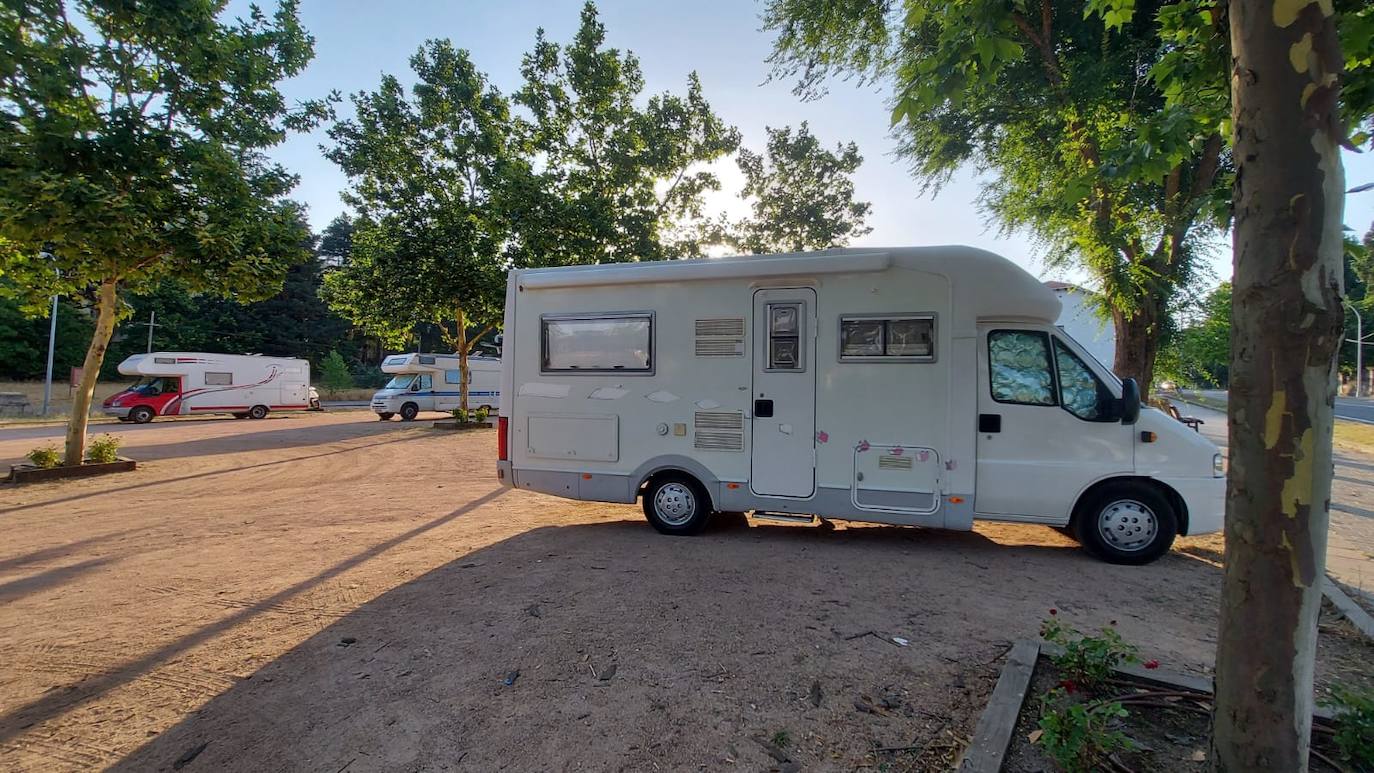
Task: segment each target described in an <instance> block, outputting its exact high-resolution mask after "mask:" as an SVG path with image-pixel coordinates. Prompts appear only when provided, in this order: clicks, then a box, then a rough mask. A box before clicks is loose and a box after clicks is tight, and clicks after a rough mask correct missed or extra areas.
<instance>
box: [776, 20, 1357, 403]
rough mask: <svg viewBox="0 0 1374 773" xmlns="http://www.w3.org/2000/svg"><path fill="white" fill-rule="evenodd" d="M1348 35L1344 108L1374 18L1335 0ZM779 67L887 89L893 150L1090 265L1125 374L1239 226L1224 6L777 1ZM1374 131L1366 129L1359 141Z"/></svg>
mask: <svg viewBox="0 0 1374 773" xmlns="http://www.w3.org/2000/svg"><path fill="white" fill-rule="evenodd" d="M1333 5H1334V7H1335V9H1336V11H1337V14H1338V15H1339V16H1340V17H1341V18H1342V19H1343V20H1345V21H1344V22H1343V29H1344V30H1346V31H1343V32H1342V34H1343V35H1347V40H1349V41H1350V42H1351V43H1352V44H1354V45H1355V48H1354V49H1351V50H1352V51H1354V52H1355V53H1354V54H1353V55H1352V56H1351V57H1349V58H1348V59H1347V70H1348V74H1349V76H1350V78H1349V79H1348V80H1347V86H1348V87H1349V88H1347V95H1348V96H1347V110H1346V112H1347V114H1356V115H1360V116H1362V119H1361V120H1363V119H1364V118H1366V117H1367V116H1368V112H1367V111H1365V112H1360V108H1359V107H1358V106H1367V105H1369V104H1370V103H1371V101H1372V100H1374V77H1372V76H1374V48H1372V47H1374V42H1371V41H1374V12H1371V11H1370V9H1369V7H1368V4H1367V3H1365V2H1363V0H1333ZM764 24H765V27H766V28H767V29H770V30H773V31H774V32H775V33H776V34H777V38H776V40H775V44H774V50H773V55H772V62H773V63H774V65H775V74H777V75H780V76H783V77H796V78H797V79H798V86H797V89H798V92H799V93H801V94H802V95H803V96H809V97H813V96H818V95H819V94H821V93H823V92H824V85H825V82H826V80H827V79H828V78H829V77H830V76H832V75H858V76H859V77H860V78H861V79H863V80H867V81H873V82H883V83H889V82H890V83H891V84H892V85H893V96H892V104H893V113H892V117H893V124H894V132H895V133H896V135H897V137H898V139H899V141H900V143H901V144H900V145H899V149H898V153H899V155H901V156H903V157H905V158H906V159H908V160H909V161H910V162H911V164H912V166H913V170H914V171H915V173H916V174H917V176H918V177H920V178H921V179H923V180H924V181H925V182H926V183H927V185H928V186H930V187H931V188H932V189H937V190H938V188H939V186H940V184H942V183H943V182H945V181H946V180H947V179H948V178H949V176H950V175H951V174H952V173H953V172H954V171H955V170H956V169H959V168H961V167H963V166H964V165H972V166H973V167H974V168H975V169H977V170H978V171H980V172H983V173H984V174H985V175H986V180H987V182H986V183H985V184H984V186H983V191H982V195H981V197H980V200H979V203H980V205H981V206H982V207H983V209H984V211H985V212H986V213H987V214H988V215H989V216H990V217H991V218H992V219H993V220H994V221H996V222H998V223H1000V224H1001V225H1002V226H1003V227H1004V228H1007V229H1019V228H1026V229H1029V230H1030V231H1031V232H1032V233H1033V234H1035V235H1036V236H1037V237H1038V238H1039V239H1040V240H1041V241H1042V243H1043V245H1044V247H1045V257H1046V260H1047V261H1048V262H1049V263H1050V264H1051V265H1056V264H1059V263H1062V262H1066V261H1067V262H1074V263H1077V264H1080V265H1081V266H1082V267H1084V268H1086V269H1087V270H1088V271H1089V273H1091V274H1092V275H1093V278H1094V279H1095V280H1096V284H1098V286H1099V287H1100V288H1101V290H1102V293H1103V295H1104V297H1105V299H1106V301H1107V303H1108V307H1109V311H1110V313H1111V315H1112V319H1113V323H1114V326H1115V328H1116V334H1117V348H1116V362H1115V364H1114V370H1116V371H1117V372H1118V373H1119V374H1121V375H1123V376H1131V377H1134V378H1136V379H1137V380H1138V381H1139V382H1140V383H1141V387H1142V389H1148V387H1149V384H1150V383H1151V380H1152V376H1153V371H1154V360H1155V357H1156V355H1157V351H1158V346H1159V343H1160V340H1161V339H1162V338H1163V336H1164V334H1165V333H1167V331H1168V329H1169V328H1168V324H1167V314H1168V310H1169V308H1170V305H1171V301H1172V299H1173V298H1174V296H1175V294H1176V293H1177V291H1178V289H1179V288H1181V287H1186V286H1187V285H1188V284H1189V283H1190V282H1191V280H1192V279H1193V276H1194V274H1195V270H1196V265H1195V263H1196V258H1197V256H1198V255H1199V254H1201V253H1203V252H1204V251H1205V250H1206V249H1207V247H1208V245H1209V244H1210V243H1211V240H1212V237H1215V236H1217V235H1219V234H1221V233H1222V232H1223V231H1224V229H1225V228H1226V227H1227V225H1228V223H1229V216H1230V215H1229V209H1228V207H1227V205H1228V201H1229V191H1230V187H1231V178H1232V171H1233V164H1232V162H1231V159H1232V155H1233V154H1232V153H1231V152H1230V149H1229V147H1228V145H1227V143H1226V139H1227V138H1226V134H1227V132H1228V129H1227V127H1228V125H1229V121H1230V113H1229V108H1230V102H1229V79H1230V61H1229V59H1228V57H1227V55H1226V52H1227V40H1228V32H1227V30H1228V26H1227V25H1228V21H1227V14H1226V9H1225V7H1224V4H1218V3H1215V2H1214V1H1213V0H1176V1H1174V2H1162V1H1160V0H1155V1H1154V2H1148V1H1147V0H1140V2H1136V0H1079V1H1075V0H1041V2H1039V3H1034V2H1030V0H968V1H967V2H960V3H949V2H937V0H911V2H907V3H904V4H902V5H901V6H900V9H899V8H898V6H897V4H896V3H892V2H887V1H885V0H884V1H880V2H872V3H864V2H843V3H836V2H822V1H821V0H769V2H768V4H767V5H766V7H765V11H764ZM1353 139H1354V141H1355V142H1356V143H1366V142H1368V141H1369V138H1368V135H1366V134H1363V133H1362V134H1360V135H1357V136H1356V137H1354V138H1353Z"/></svg>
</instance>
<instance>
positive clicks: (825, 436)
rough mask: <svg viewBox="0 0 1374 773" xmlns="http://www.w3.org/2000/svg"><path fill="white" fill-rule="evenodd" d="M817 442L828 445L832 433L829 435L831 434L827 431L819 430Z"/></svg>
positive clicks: (817, 431)
mask: <svg viewBox="0 0 1374 773" xmlns="http://www.w3.org/2000/svg"><path fill="white" fill-rule="evenodd" d="M816 442H817V443H828V442H830V433H829V432H826V431H825V430H823V429H818V430H816Z"/></svg>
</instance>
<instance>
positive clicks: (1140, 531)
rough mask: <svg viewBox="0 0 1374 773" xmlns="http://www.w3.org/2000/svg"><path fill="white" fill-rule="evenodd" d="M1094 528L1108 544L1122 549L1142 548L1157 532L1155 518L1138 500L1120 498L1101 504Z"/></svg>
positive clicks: (1130, 550) (1131, 550)
mask: <svg viewBox="0 0 1374 773" xmlns="http://www.w3.org/2000/svg"><path fill="white" fill-rule="evenodd" d="M1097 532H1098V534H1100V535H1102V540H1103V541H1104V542H1106V543H1107V544H1108V545H1111V546H1112V547H1114V548H1116V549H1117V550H1122V551H1126V552H1128V553H1129V552H1134V551H1137V550H1142V549H1144V548H1145V547H1146V546H1147V545H1149V544H1150V543H1151V542H1153V541H1154V538H1155V535H1156V534H1158V533H1159V520H1158V519H1157V518H1155V513H1154V511H1153V510H1151V509H1150V508H1149V507H1147V506H1146V505H1145V504H1144V503H1142V502H1137V501H1136V500H1134V499H1122V500H1118V501H1116V502H1113V503H1111V504H1109V505H1107V506H1106V507H1104V508H1102V512H1101V513H1100V514H1099V515H1098V516H1097Z"/></svg>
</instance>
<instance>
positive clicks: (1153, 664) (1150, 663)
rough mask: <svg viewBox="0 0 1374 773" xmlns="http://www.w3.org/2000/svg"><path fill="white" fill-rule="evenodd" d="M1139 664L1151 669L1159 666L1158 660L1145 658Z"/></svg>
mask: <svg viewBox="0 0 1374 773" xmlns="http://www.w3.org/2000/svg"><path fill="white" fill-rule="evenodd" d="M1141 665H1143V666H1145V667H1146V668H1148V669H1151V670H1153V669H1156V668H1159V661H1158V660H1147V661H1145V662H1144V663H1142V664H1141Z"/></svg>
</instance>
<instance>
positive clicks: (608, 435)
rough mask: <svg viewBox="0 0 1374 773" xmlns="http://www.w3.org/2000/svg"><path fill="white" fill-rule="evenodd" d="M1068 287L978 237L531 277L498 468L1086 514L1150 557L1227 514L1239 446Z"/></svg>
mask: <svg viewBox="0 0 1374 773" xmlns="http://www.w3.org/2000/svg"><path fill="white" fill-rule="evenodd" d="M1059 311H1060V308H1059V302H1058V301H1057V300H1056V299H1055V297H1054V294H1053V293H1052V292H1051V291H1050V290H1048V289H1046V288H1045V287H1044V286H1043V285H1041V284H1040V283H1039V282H1038V281H1036V280H1035V279H1034V278H1033V277H1032V276H1031V275H1030V274H1028V273H1026V272H1025V271H1023V270H1022V269H1021V268H1019V267H1017V266H1016V265H1015V264H1013V263H1010V262H1009V261H1007V260H1005V259H1003V258H1001V257H998V256H997V255H993V254H991V253H988V252H984V251H982V250H977V249H972V248H968V247H908V248H899V249H838V250H828V251H824V252H815V253H796V254H784V255H762V256H741V257H731V258H721V259H705V260H684V261H669V262H645V263H628V264H614V265H595V266H577V267H566V268H550V269H529V270H518V271H512V272H511V273H510V276H509V280H508V285H507V288H506V317H505V335H504V342H503V343H504V351H503V356H502V372H501V379H502V380H501V391H502V392H503V393H505V394H507V395H509V399H507V400H505V401H504V402H503V403H502V405H501V412H500V423H499V432H500V436H499V443H498V446H499V452H498V453H499V459H500V461H499V462H498V465H497V474H498V477H499V478H500V480H501V481H502V483H504V484H505V485H507V486H515V487H517V488H522V489H530V490H533V491H541V492H545V493H549V494H555V495H558V496H563V497H568V498H572V499H582V500H594V501H601V502H625V503H630V502H634V501H635V500H636V499H637V498H641V499H642V500H643V508H644V512H645V515H646V516H647V517H648V520H649V522H650V523H651V524H652V525H653V526H654V527H655V528H657V529H658V530H659V531H661V532H665V533H669V534H690V533H693V532H696V531H698V530H700V529H701V528H702V526H703V525H704V524H705V522H706V519H707V518H708V517H709V516H710V514H711V513H712V512H713V511H754V515H755V516H756V517H760V516H761V517H768V518H780V519H801V520H805V521H811V520H813V518H812V517H813V516H821V517H828V518H839V519H846V520H854V521H872V522H877V523H887V524H901V525H910V526H928V527H940V528H946V529H965V530H966V529H970V528H971V527H972V525H973V522H974V520H975V519H986V520H997V521H1016V522H1024V523H1038V524H1046V525H1049V526H1056V527H1069V530H1071V532H1070V533H1072V534H1073V535H1075V536H1076V537H1077V538H1078V540H1079V541H1080V542H1081V543H1082V544H1083V545H1084V546H1085V547H1087V548H1089V549H1090V550H1092V551H1093V552H1094V553H1096V554H1097V555H1099V556H1101V557H1102V558H1104V559H1106V560H1109V561H1114V562H1119V563H1132V564H1139V563H1146V562H1148V561H1151V560H1153V559H1155V558H1157V557H1158V556H1160V555H1161V554H1163V553H1164V552H1165V551H1167V550H1168V548H1169V546H1170V544H1171V543H1172V542H1173V539H1174V536H1175V535H1176V534H1198V533H1203V532H1211V531H1216V530H1218V529H1220V528H1221V524H1222V513H1223V496H1224V490H1225V479H1224V477H1223V472H1222V458H1221V455H1220V454H1219V453H1218V450H1217V448H1216V446H1214V445H1213V444H1212V443H1211V442H1209V441H1208V440H1206V439H1205V438H1203V437H1202V436H1200V435H1199V434H1198V433H1196V432H1193V431H1191V430H1189V429H1188V428H1187V427H1185V426H1184V425H1182V424H1180V423H1178V422H1176V421H1174V420H1172V419H1170V418H1168V417H1167V416H1165V415H1164V414H1163V413H1161V412H1159V411H1156V410H1154V409H1146V410H1144V411H1142V410H1141V407H1140V396H1139V391H1138V389H1137V387H1136V385H1135V383H1134V382H1132V381H1129V380H1128V381H1126V382H1124V383H1123V382H1122V381H1120V380H1118V379H1117V378H1116V377H1114V376H1113V375H1112V373H1111V371H1110V370H1109V369H1108V368H1106V367H1105V366H1103V365H1102V364H1101V363H1098V362H1097V361H1096V360H1094V359H1093V358H1092V357H1091V356H1090V355H1089V354H1088V353H1087V352H1086V351H1085V350H1084V349H1083V347H1082V346H1080V345H1079V344H1078V343H1077V342H1075V341H1074V340H1073V339H1072V338H1070V337H1069V336H1068V335H1066V334H1064V332H1063V331H1061V330H1060V329H1058V328H1057V327H1056V326H1055V324H1054V323H1055V320H1056V319H1057V318H1058V316H1059Z"/></svg>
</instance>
